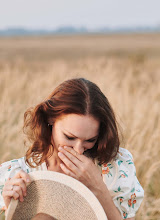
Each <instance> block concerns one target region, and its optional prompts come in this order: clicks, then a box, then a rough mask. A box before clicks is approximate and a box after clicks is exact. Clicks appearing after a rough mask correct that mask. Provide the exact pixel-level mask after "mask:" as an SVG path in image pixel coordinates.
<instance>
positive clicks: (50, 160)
mask: <svg viewBox="0 0 160 220" xmlns="http://www.w3.org/2000/svg"><path fill="white" fill-rule="evenodd" d="M51 148H52V151H53V154H52V156H50V157H49V153H50V150H49V153H48V155H47V158H46V166H47V170H51V171H57V172H63V171H62V170H61V167H60V163H61V162H62V161H61V160H60V158H59V157H58V151H57V149H56V148H53V146H52V145H51V146H50V149H51Z"/></svg>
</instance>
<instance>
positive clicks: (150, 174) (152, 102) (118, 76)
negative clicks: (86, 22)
mask: <svg viewBox="0 0 160 220" xmlns="http://www.w3.org/2000/svg"><path fill="white" fill-rule="evenodd" d="M74 77H85V78H87V79H89V80H91V81H93V82H95V83H96V84H97V85H98V86H99V87H100V88H101V90H102V91H103V92H104V94H105V95H106V96H107V98H108V99H109V101H110V103H111V105H112V106H113V109H114V111H115V114H116V118H117V121H118V123H119V125H120V129H121V131H122V133H123V141H122V143H121V147H125V148H127V149H128V150H129V151H130V152H131V153H132V155H133V157H134V162H135V165H136V170H137V176H138V178H139V181H140V183H141V185H142V186H143V188H144V190H145V198H144V200H143V203H142V205H141V207H140V209H139V211H138V213H137V215H136V220H151V219H152V220H158V219H160V159H159V158H160V117H159V109H160V34H132V35H131V34H126V35H122V34H119V35H72V36H70V35H66V36H46V37H14V38H9V37H8V38H0V109H1V111H0V163H2V162H4V161H7V160H11V159H15V158H19V157H21V156H23V155H24V153H25V151H26V149H25V147H24V143H23V142H24V138H25V137H24V136H23V133H22V126H23V115H24V112H25V111H26V109H27V108H29V107H31V106H34V105H36V104H38V103H39V102H40V101H42V100H43V99H45V98H46V97H47V96H48V94H50V92H51V91H52V90H53V89H54V88H55V87H56V86H57V85H58V84H59V83H61V82H62V81H64V80H66V79H70V78H74Z"/></svg>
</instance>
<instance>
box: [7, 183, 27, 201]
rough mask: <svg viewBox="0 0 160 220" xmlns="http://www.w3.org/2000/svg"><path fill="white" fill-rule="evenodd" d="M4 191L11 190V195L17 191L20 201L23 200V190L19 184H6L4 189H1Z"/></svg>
mask: <svg viewBox="0 0 160 220" xmlns="http://www.w3.org/2000/svg"><path fill="white" fill-rule="evenodd" d="M5 192H11V195H12V194H14V192H16V193H18V195H19V198H20V201H21V202H23V191H22V188H21V187H20V186H16V185H14V186H12V185H7V186H6V187H5V189H4V190H3V193H5Z"/></svg>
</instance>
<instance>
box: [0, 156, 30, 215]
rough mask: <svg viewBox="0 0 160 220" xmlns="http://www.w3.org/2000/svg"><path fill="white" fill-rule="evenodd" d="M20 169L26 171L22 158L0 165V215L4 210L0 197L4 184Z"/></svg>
mask: <svg viewBox="0 0 160 220" xmlns="http://www.w3.org/2000/svg"><path fill="white" fill-rule="evenodd" d="M21 169H23V170H24V171H27V170H26V167H25V163H24V157H22V158H20V159H14V160H11V161H7V162H4V163H2V164H1V165H0V213H2V211H4V210H5V204H4V200H3V196H2V191H3V187H4V184H5V182H6V180H8V178H12V177H13V176H15V174H16V173H17V172H19V171H20V170H21Z"/></svg>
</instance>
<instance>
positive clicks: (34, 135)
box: [0, 78, 144, 220]
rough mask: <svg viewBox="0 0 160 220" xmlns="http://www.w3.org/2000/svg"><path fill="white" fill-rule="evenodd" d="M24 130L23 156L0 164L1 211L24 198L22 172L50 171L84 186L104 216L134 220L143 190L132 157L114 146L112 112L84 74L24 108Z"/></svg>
mask: <svg viewBox="0 0 160 220" xmlns="http://www.w3.org/2000/svg"><path fill="white" fill-rule="evenodd" d="M24 133H25V134H27V137H28V139H29V140H30V141H31V142H32V145H31V146H30V147H29V149H28V151H27V152H26V155H25V157H22V158H20V159H18V160H12V161H8V162H5V163H3V164H2V165H1V168H0V173H1V177H0V178H1V179H0V185H1V190H2V188H3V192H2V197H3V198H2V199H1V201H0V205H1V206H3V209H6V208H7V207H8V205H9V203H10V200H11V198H12V197H13V198H14V199H19V200H20V201H21V202H23V196H26V193H27V192H26V182H27V181H29V175H28V174H27V173H29V172H32V171H34V170H52V171H56V172H61V173H64V174H66V175H69V176H71V177H73V178H75V179H77V180H79V181H81V182H82V183H83V184H85V185H86V186H87V187H88V188H89V189H90V190H91V191H92V192H93V193H94V194H95V196H96V197H97V198H98V199H99V201H100V203H101V205H102V206H103V208H104V210H105V212H106V215H107V217H108V219H109V220H112V219H114V220H115V219H132V220H133V219H134V216H135V213H136V211H137V210H138V208H139V206H140V204H141V202H142V199H143V195H144V192H143V189H142V187H141V185H140V184H139V182H138V180H137V177H136V174H135V166H134V164H133V161H132V155H131V154H130V153H129V151H127V150H126V149H123V148H119V145H120V143H119V142H120V141H119V137H118V131H117V126H116V119H115V115H114V112H113V110H112V108H111V106H110V104H109V102H108V100H107V98H106V97H105V96H104V94H103V93H102V92H101V90H100V89H99V88H98V87H97V85H96V84H94V83H92V82H90V81H88V80H86V79H84V78H78V79H71V80H67V81H65V82H63V83H62V84H60V85H59V86H58V87H57V88H56V89H55V90H54V91H53V92H52V93H51V95H50V96H49V97H48V98H47V100H45V101H43V102H42V103H40V104H39V105H37V106H36V107H34V108H31V109H29V110H27V111H26V112H25V115H24ZM4 176H5V177H4ZM4 207H5V208H4Z"/></svg>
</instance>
